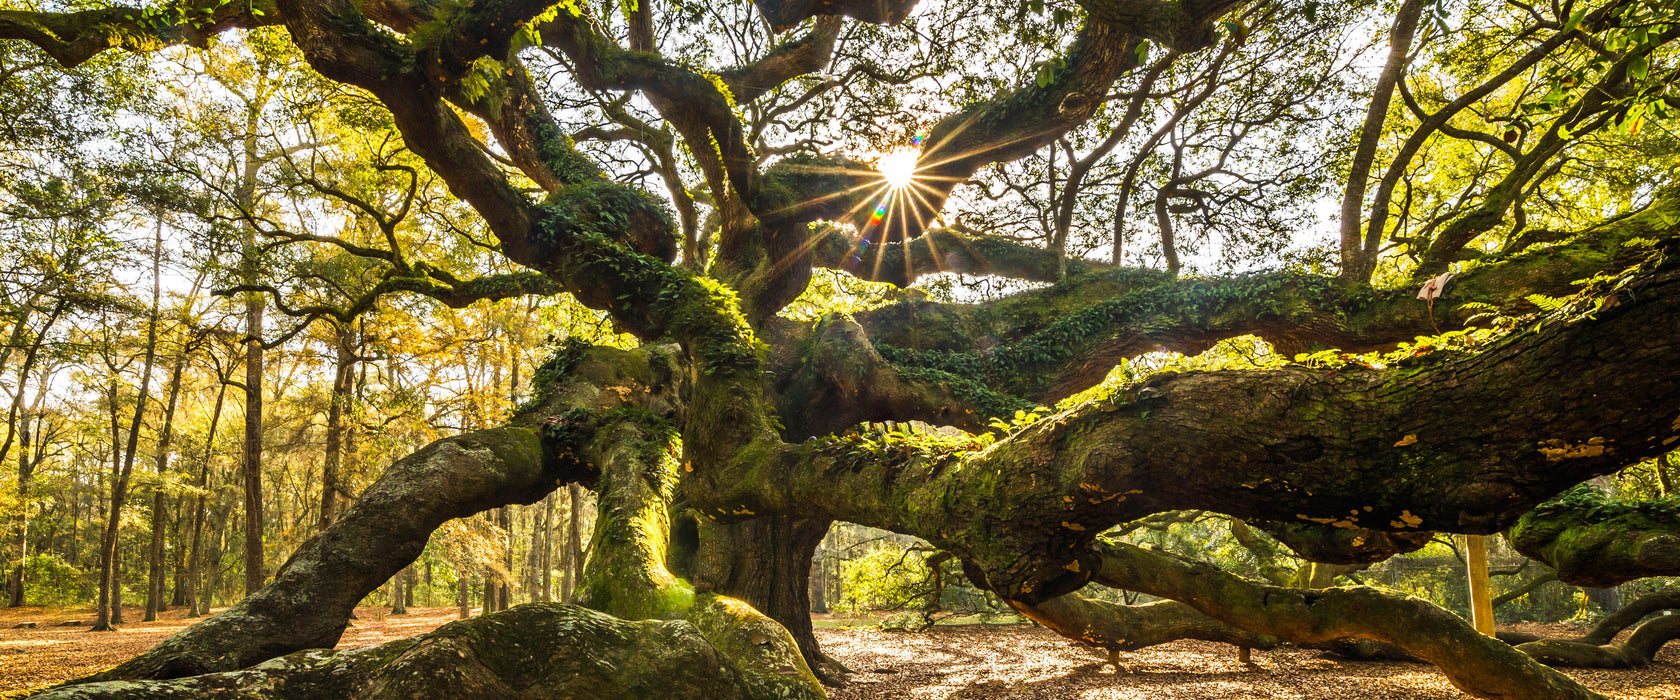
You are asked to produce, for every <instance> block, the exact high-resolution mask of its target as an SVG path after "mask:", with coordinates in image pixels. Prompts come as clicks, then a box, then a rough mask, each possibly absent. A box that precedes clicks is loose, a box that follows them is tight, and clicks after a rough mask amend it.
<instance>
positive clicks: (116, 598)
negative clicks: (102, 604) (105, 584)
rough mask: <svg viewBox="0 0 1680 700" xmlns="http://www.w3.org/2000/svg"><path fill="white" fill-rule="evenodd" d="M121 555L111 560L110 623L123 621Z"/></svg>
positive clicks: (116, 623) (114, 623)
mask: <svg viewBox="0 0 1680 700" xmlns="http://www.w3.org/2000/svg"><path fill="white" fill-rule="evenodd" d="M122 607H123V595H122V556H121V555H118V556H117V557H116V558H114V559H113V560H112V561H111V624H113V625H120V624H122V623H123V610H122Z"/></svg>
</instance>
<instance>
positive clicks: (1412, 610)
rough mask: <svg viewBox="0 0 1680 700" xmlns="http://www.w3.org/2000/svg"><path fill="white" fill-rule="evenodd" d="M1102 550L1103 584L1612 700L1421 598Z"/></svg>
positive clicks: (1476, 673)
mask: <svg viewBox="0 0 1680 700" xmlns="http://www.w3.org/2000/svg"><path fill="white" fill-rule="evenodd" d="M1096 550H1097V552H1099V553H1100V557H1101V560H1100V564H1099V566H1100V570H1099V571H1098V573H1097V581H1098V582H1100V583H1103V584H1105V585H1110V586H1115V587H1117V588H1124V589H1127V590H1133V591H1140V592H1144V593H1149V594H1151V595H1158V596H1161V597H1164V598H1169V599H1173V600H1178V601H1181V602H1184V603H1187V604H1189V605H1190V606H1192V607H1194V608H1196V609H1197V610H1200V611H1201V612H1203V613H1206V614H1207V615H1208V616H1210V617H1213V618H1214V619H1217V620H1220V621H1222V622H1225V623H1227V624H1230V625H1234V626H1236V627H1240V628H1242V629H1246V630H1249V631H1252V632H1257V633H1261V634H1267V635H1271V636H1275V637H1277V638H1278V639H1280V640H1282V641H1285V642H1292V643H1296V644H1301V643H1330V642H1333V641H1336V640H1339V639H1342V638H1346V637H1364V638H1368V639H1376V640H1380V641H1384V642H1389V643H1391V644H1394V645H1397V646H1399V647H1400V648H1401V649H1404V650H1405V651H1406V652H1407V653H1408V654H1411V655H1412V656H1415V657H1417V658H1420V659H1423V660H1425V661H1427V662H1429V663H1432V664H1434V665H1435V666H1436V667H1437V668H1439V669H1441V672H1442V673H1444V674H1446V676H1447V680H1449V681H1451V682H1452V684H1453V685H1454V686H1457V687H1458V688H1459V689H1460V690H1463V691H1465V692H1467V693H1470V694H1471V695H1475V696H1477V697H1482V698H1502V699H1507V700H1519V699H1521V698H1558V699H1565V698H1579V699H1582V700H1586V699H1589V698H1590V699H1592V700H1603V697H1604V696H1602V695H1599V694H1598V693H1595V692H1593V691H1592V690H1589V689H1587V688H1586V687H1584V686H1582V685H1581V684H1579V683H1577V682H1575V680H1574V679H1571V678H1570V677H1568V676H1565V675H1563V674H1562V673H1558V672H1557V671H1554V670H1552V669H1549V668H1546V667H1544V666H1541V665H1540V664H1538V663H1536V662H1535V660H1533V659H1531V658H1530V657H1528V656H1526V655H1524V654H1523V653H1521V652H1519V651H1517V650H1515V649H1512V648H1511V647H1510V646H1509V645H1507V644H1505V643H1504V642H1501V641H1499V640H1497V639H1494V638H1492V637H1487V636H1484V635H1482V634H1479V633H1477V632H1476V631H1475V629H1474V628H1472V627H1470V624H1469V623H1468V622H1466V621H1465V620H1464V619H1463V618H1460V617H1459V616H1457V615H1454V614H1453V613H1452V612H1450V611H1448V610H1445V609H1443V608H1440V607H1438V606H1436V605H1434V604H1432V603H1429V602H1428V601H1425V600H1422V599H1419V598H1414V597H1411V596H1407V595H1403V594H1397V593H1389V592H1385V591H1380V590H1378V589H1375V588H1366V587H1363V586H1360V587H1353V588H1328V589H1319V590H1301V589H1291V588H1280V587H1277V586H1268V585H1265V584H1261V583H1257V582H1254V581H1250V580H1248V579H1244V578H1242V577H1240V576H1235V575H1232V574H1229V573H1226V572H1223V571H1220V570H1219V569H1217V568H1215V567H1213V566H1211V565H1209V564H1204V563H1200V562H1191V561H1188V560H1184V559H1180V558H1178V557H1175V556H1172V555H1170V554H1165V553H1162V552H1151V551H1148V550H1145V549H1141V548H1139V547H1135V546H1132V545H1128V544H1123V543H1119V542H1113V541H1108V540H1102V541H1099V542H1098V543H1097V544H1096Z"/></svg>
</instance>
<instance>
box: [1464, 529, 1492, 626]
mask: <svg viewBox="0 0 1680 700" xmlns="http://www.w3.org/2000/svg"><path fill="white" fill-rule="evenodd" d="M1464 562H1465V564H1466V566H1467V568H1468V569H1469V570H1470V624H1471V626H1472V627H1475V628H1476V631H1477V632H1481V633H1482V634H1485V635H1487V636H1489V637H1492V636H1493V631H1494V629H1493V587H1492V585H1491V584H1490V583H1489V582H1488V561H1487V537H1486V536H1485V535H1464Z"/></svg>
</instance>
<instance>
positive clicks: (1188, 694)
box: [817, 625, 1680, 700]
mask: <svg viewBox="0 0 1680 700" xmlns="http://www.w3.org/2000/svg"><path fill="white" fill-rule="evenodd" d="M1515 629H1524V630H1526V631H1530V632H1536V633H1540V634H1548V635H1558V636H1574V635H1577V634H1580V633H1581V632H1582V631H1584V630H1568V629H1562V628H1561V626H1557V625H1548V626H1545V627H1541V626H1534V625H1529V626H1518V627H1515ZM817 639H818V640H819V641H820V642H821V643H822V645H823V649H824V650H825V651H826V652H828V653H829V654H831V655H833V656H835V657H836V658H839V659H840V660H841V661H842V662H843V663H845V664H846V665H847V666H848V667H850V668H851V669H852V670H853V671H855V673H853V674H852V676H851V682H850V683H849V684H848V685H847V686H846V687H844V688H840V689H836V690H832V691H830V692H829V698H830V700H886V699H888V698H891V699H893V700H899V699H905V700H912V699H913V700H980V699H982V698H983V699H985V700H1029V699H1031V700H1040V699H1044V700H1050V699H1054V700H1191V699H1192V698H1195V699H1197V700H1202V699H1209V700H1211V699H1213V698H1220V699H1222V700H1223V699H1227V698H1229V699H1241V700H1260V699H1262V698H1264V699H1266V700H1274V699H1285V698H1287V699H1289V700H1331V699H1334V700H1446V699H1448V698H1452V699H1457V698H1468V697H1470V696H1468V695H1465V694H1463V693H1460V692H1458V690H1456V689H1454V688H1453V687H1452V686H1451V685H1449V684H1448V683H1447V679H1446V677H1445V676H1442V675H1441V674H1440V673H1439V672H1438V671H1436V670H1435V668H1434V667H1433V666H1429V665H1426V664H1415V663H1396V662H1370V661H1360V662H1350V661H1341V660H1338V659H1337V658H1336V657H1333V656H1329V655H1325V654H1323V653H1321V652H1317V651H1304V650H1301V649H1294V648H1284V649H1274V650H1272V651H1255V652H1254V656H1253V661H1254V662H1255V665H1254V666H1252V667H1250V666H1245V665H1244V664H1243V663H1241V662H1239V661H1238V660H1237V654H1236V649H1235V647H1231V646H1228V645H1224V644H1215V643H1213V642H1196V641H1184V642H1174V643H1172V644H1163V645H1161V646H1157V647H1150V648H1148V649H1144V650H1142V651H1138V652H1133V653H1130V654H1121V656H1120V664H1121V665H1122V666H1123V667H1125V668H1124V670H1122V671H1120V672H1118V673H1117V672H1116V671H1115V670H1114V668H1113V667H1111V666H1108V665H1107V663H1106V659H1107V654H1106V653H1104V652H1098V651H1094V650H1091V649H1089V648H1086V647H1084V646H1081V645H1077V644H1074V643H1072V642H1070V641H1069V640H1067V639H1066V638H1064V637H1060V636H1058V635H1056V634H1055V633H1052V632H1050V631H1049V630H1046V629H1044V628H1034V627H1027V626H1008V627H993V626H983V625H963V626H953V627H935V628H933V629H932V630H930V631H929V632H925V633H918V634H907V633H898V632H884V631H881V630H878V629H870V628H864V627H859V628H852V629H826V630H825V629H819V630H817ZM1676 647H1680V645H1677V644H1670V645H1669V646H1668V647H1667V648H1665V649H1663V651H1662V652H1660V653H1659V654H1658V655H1657V663H1655V664H1653V665H1651V666H1648V667H1646V668H1642V669H1634V670H1625V671H1600V670H1578V669H1570V670H1566V671H1565V672H1566V673H1568V674H1569V675H1571V676H1574V677H1575V678H1576V679H1577V680H1580V681H1581V682H1583V683H1585V684H1587V685H1588V686H1590V687H1592V688H1594V689H1596V690H1598V691H1599V692H1602V693H1604V694H1606V695H1609V696H1610V697H1612V698H1616V699H1617V700H1635V699H1638V700H1646V699H1652V700H1657V699H1661V700H1671V699H1672V700H1680V649H1677V648H1676Z"/></svg>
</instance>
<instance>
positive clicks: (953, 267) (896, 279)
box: [812, 209, 1109, 287]
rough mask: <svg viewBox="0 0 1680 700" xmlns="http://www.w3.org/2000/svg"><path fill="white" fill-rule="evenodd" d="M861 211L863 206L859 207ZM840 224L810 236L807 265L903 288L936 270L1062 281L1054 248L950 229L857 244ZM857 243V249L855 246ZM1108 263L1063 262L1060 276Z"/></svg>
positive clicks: (853, 236) (1073, 275)
mask: <svg viewBox="0 0 1680 700" xmlns="http://www.w3.org/2000/svg"><path fill="white" fill-rule="evenodd" d="M864 212H865V214H867V213H868V210H867V209H866V210H864ZM859 240H860V239H859V238H858V237H857V236H855V235H853V234H852V233H851V232H848V231H846V230H845V229H842V228H837V227H830V228H824V229H822V230H820V231H818V232H816V233H815V234H813V241H812V263H813V264H814V265H816V266H818V267H825V268H830V269H835V270H845V271H847V272H849V273H851V274H852V275H853V276H855V277H857V278H859V279H865V280H869V281H871V282H886V283H888V284H892V285H895V286H898V287H908V286H910V285H911V284H914V283H915V282H916V280H918V279H920V278H922V277H924V276H926V275H931V274H935V273H940V272H960V273H963V274H969V275H999V276H1002V277H1009V278H1012V279H1020V280H1028V281H1032V282H1055V281H1057V280H1060V279H1062V277H1063V276H1064V275H1063V273H1062V267H1061V265H1062V261H1061V259H1060V256H1059V255H1057V254H1056V252H1055V251H1052V250H1049V249H1047V248H1038V247H1035V246H1031V245H1028V244H1025V243H1022V242H1019V241H1013V240H1009V239H1006V238H998V237H995V236H970V235H965V234H962V233H958V232H956V231H953V230H951V229H934V230H930V231H927V232H925V233H923V234H922V236H921V237H919V238H914V239H910V240H908V241H904V240H900V241H893V242H890V243H885V244H876V243H873V242H872V243H868V244H860V242H859ZM860 246H861V247H860ZM1108 267H1109V266H1108V265H1106V264H1104V263H1099V262H1096V261H1092V260H1085V259H1081V258H1073V259H1069V260H1068V261H1067V270H1066V275H1065V276H1068V277H1078V276H1081V275H1084V274H1086V273H1089V272H1094V271H1096V270H1102V269H1106V268H1108Z"/></svg>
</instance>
